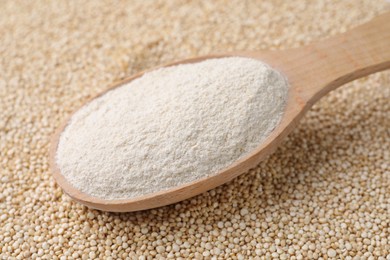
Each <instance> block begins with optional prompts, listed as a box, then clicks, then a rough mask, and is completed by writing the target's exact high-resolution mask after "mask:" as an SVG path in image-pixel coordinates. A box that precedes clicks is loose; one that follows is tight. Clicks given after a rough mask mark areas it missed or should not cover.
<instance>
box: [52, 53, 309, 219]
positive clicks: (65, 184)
mask: <svg viewBox="0 0 390 260" xmlns="http://www.w3.org/2000/svg"><path fill="white" fill-rule="evenodd" d="M224 57H246V58H251V59H256V60H259V61H262V62H264V63H265V64H267V65H268V66H270V67H271V68H272V69H275V70H276V71H278V72H279V73H280V74H281V75H282V76H283V77H284V78H285V80H286V82H287V85H288V92H287V100H286V104H285V108H284V113H283V115H282V118H281V119H280V121H279V123H278V124H277V125H276V126H275V128H274V129H273V130H272V131H271V133H270V134H269V135H268V136H267V137H266V138H265V139H264V140H263V141H262V142H261V143H260V144H259V145H258V146H257V147H256V148H255V149H253V150H252V151H250V152H249V153H247V154H246V155H245V156H244V157H242V158H241V159H239V160H236V161H234V162H233V163H232V164H230V165H229V166H228V167H225V168H223V169H221V170H220V171H218V172H216V173H214V174H211V175H209V176H205V177H202V178H200V179H196V180H194V181H191V182H187V183H184V184H181V185H178V186H174V187H172V188H169V189H164V190H159V191H157V192H153V193H148V194H145V195H141V196H137V197H132V198H123V199H102V198H99V197H95V196H92V195H89V194H87V193H84V192H82V191H80V190H78V189H77V188H75V187H74V186H73V185H72V184H71V183H70V182H69V181H68V180H67V179H66V178H65V176H64V175H62V174H61V171H60V169H59V167H58V165H57V160H56V154H57V148H58V145H59V141H60V138H61V134H62V132H63V131H64V130H65V128H66V127H67V125H68V123H69V122H70V120H71V118H72V117H73V115H74V114H75V113H76V112H78V111H79V110H80V109H81V108H82V107H84V106H85V105H86V104H88V103H90V102H91V101H93V100H94V99H96V98H99V97H101V96H103V95H105V94H106V93H108V92H109V91H111V90H114V89H116V88H118V87H120V86H123V85H125V84H127V83H129V82H131V81H133V80H135V79H137V78H139V77H141V76H142V75H144V74H145V73H147V72H150V71H153V70H156V69H159V68H163V67H169V66H175V65H178V64H186V63H197V62H201V61H204V60H207V59H213V58H224ZM292 103H294V104H295V106H293V105H292ZM298 103H300V102H297V101H296V97H295V96H294V95H293V91H291V84H290V82H289V81H288V78H287V76H286V74H284V73H283V71H282V70H281V68H277V67H274V66H272V64H270V63H269V62H268V61H267V62H265V61H263V60H262V59H261V58H257V57H253V53H252V52H230V53H223V54H212V55H203V56H197V57H192V58H188V59H184V60H180V61H175V62H170V63H166V64H163V65H159V66H156V67H153V68H151V69H147V70H143V71H141V72H138V73H136V74H134V75H132V76H130V77H126V78H124V79H122V80H120V81H119V82H116V83H114V84H112V85H111V86H109V87H108V88H107V89H105V90H103V91H102V92H100V93H98V94H97V95H94V96H92V97H91V98H89V99H88V100H87V101H85V102H83V104H82V105H81V106H80V107H78V108H76V109H75V110H73V112H72V113H71V114H70V115H69V116H67V117H66V118H65V120H64V121H63V122H62V124H60V126H59V127H58V128H57V129H56V131H55V132H54V134H53V136H52V138H51V142H50V144H51V145H50V152H49V164H50V170H51V172H52V175H53V176H54V179H55V180H56V182H57V184H58V185H59V186H60V187H61V189H62V190H63V191H64V192H65V193H66V194H67V195H68V196H70V197H71V198H72V199H74V200H76V201H78V202H79V203H81V204H84V205H87V206H88V207H91V208H95V209H99V210H104V211H115V212H130V211H138V210H146V209H151V208H156V207H160V206H165V205H169V204H173V203H176V202H179V201H182V200H185V199H188V198H191V197H194V196H196V195H199V194H201V193H203V192H206V191H208V190H210V189H213V188H215V187H218V186H220V185H223V184H225V183H227V182H229V181H231V180H232V179H234V178H235V177H237V176H239V175H241V174H243V173H245V172H246V171H248V170H250V169H251V168H253V167H254V166H255V165H257V164H258V163H259V162H260V161H262V160H263V159H264V157H266V156H267V155H269V154H271V153H272V152H273V151H274V150H276V147H277V146H278V145H277V144H278V143H277V144H276V145H273V144H274V143H275V142H280V141H281V139H283V138H282V137H281V135H283V136H284V135H287V133H286V134H284V133H283V132H285V131H284V130H286V128H287V127H288V126H289V124H291V121H292V120H294V118H295V117H298V116H299V114H300V113H299V112H301V110H302V107H301V106H299V107H300V109H299V111H297V112H298V113H297V114H296V115H295V116H294V117H293V119H290V120H288V122H286V118H288V116H286V114H287V110H288V109H292V108H294V107H296V104H298ZM272 146H273V147H272ZM262 153H263V154H262ZM255 157H256V158H257V160H256V161H257V163H256V164H253V165H251V167H244V168H241V169H240V166H242V165H243V164H244V163H245V162H248V161H250V160H251V159H253V158H255ZM223 175H226V178H225V179H224V180H222V181H218V183H216V184H212V185H208V186H207V185H206V186H205V188H203V189H202V188H200V190H197V191H195V192H194V193H192V194H190V195H187V196H184V197H185V198H184V199H182V198H178V199H175V196H174V194H176V193H180V192H184V191H186V190H190V189H191V187H194V186H195V185H200V184H202V183H204V182H207V181H210V180H211V179H215V178H216V177H217V176H220V177H221V176H223ZM169 195H172V196H169ZM165 196H168V197H169V198H168V200H167V201H165V202H162V203H159V205H153V206H150V207H142V204H143V203H144V202H146V201H149V200H152V199H158V198H163V197H165ZM131 204H134V205H135V204H137V205H136V206H137V207H134V208H135V209H131V210H129V209H123V211H122V209H109V207H110V206H113V207H118V206H126V205H127V206H129V205H131Z"/></svg>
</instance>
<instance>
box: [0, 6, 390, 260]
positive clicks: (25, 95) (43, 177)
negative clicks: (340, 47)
mask: <svg viewBox="0 0 390 260" xmlns="http://www.w3.org/2000/svg"><path fill="white" fill-rule="evenodd" d="M0 10H1V15H0V35H1V37H0V259H94V258H100V259H120V258H123V259H126V258H127V259H154V258H157V259H164V258H166V259H194V258H195V259H382V260H383V259H390V163H389V162H390V153H389V151H390V142H389V140H390V132H389V129H390V118H389V115H390V103H389V100H390V72H388V71H387V72H382V73H378V74H375V75H372V76H370V77H368V78H364V79H361V80H358V81H355V82H353V83H351V84H348V85H346V86H345V87H343V88H341V89H339V90H336V91H334V92H332V93H330V94H329V95H327V96H326V97H325V98H324V99H322V100H321V101H320V102H319V103H318V104H317V105H315V107H313V109H311V110H310V111H309V113H308V114H307V115H306V117H305V118H304V119H303V120H302V121H301V123H300V124H299V126H298V128H297V129H296V130H295V131H293V133H292V134H291V135H290V136H289V137H288V138H287V140H286V141H285V142H284V143H283V144H282V145H281V146H280V148H279V149H278V150H277V151H276V153H275V154H273V155H272V156H270V157H269V158H268V159H267V160H266V161H264V162H263V163H261V164H260V165H259V166H258V167H256V168H255V169H253V170H251V171H249V172H248V173H246V174H243V175H242V176H240V177H238V178H236V179H235V180H233V181H232V182H230V183H228V184H226V185H223V186H222V187H219V188H216V189H214V190H211V191H209V192H207V193H205V194H202V195H200V196H197V197H195V198H193V199H189V200H186V201H183V202H181V203H177V204H174V205H171V206H167V207H163V208H159V209H154V210H148V211H144V212H136V213H122V214H118V213H116V214H113V213H103V212H99V211H96V210H90V209H88V208H86V207H84V206H81V205H80V204H78V203H75V202H73V201H71V200H70V199H69V198H68V197H67V196H66V195H65V194H63V193H62V191H61V189H60V188H59V187H58V186H57V185H56V184H55V182H54V180H53V178H52V176H51V173H50V171H49V166H48V148H49V137H50V135H51V134H52V133H53V132H54V129H55V128H56V127H57V126H58V125H59V124H60V123H61V122H62V121H63V120H65V118H66V117H67V116H68V115H69V114H70V113H71V112H72V111H73V110H75V109H76V108H78V107H79V106H80V105H81V104H83V102H85V101H86V100H87V99H88V98H90V97H92V96H94V95H96V94H97V93H99V92H101V91H103V90H105V89H106V88H107V87H108V86H109V85H110V84H112V83H113V82H115V81H118V80H121V79H122V78H124V77H125V76H128V75H132V74H133V73H136V72H137V71H140V70H143V69H147V68H151V67H153V66H156V65H158V64H162V63H165V62H169V61H172V60H178V59H180V58H185V57H189V56H196V55H201V54H208V53H212V52H218V51H229V50H248V49H249V50H250V49H252V50H253V49H262V48H267V49H285V48H289V47H297V46H301V45H304V44H306V43H309V42H311V41H314V40H318V39H322V38H325V37H328V36H329V35H334V34H336V33H340V32H342V31H345V30H347V29H349V28H352V27H354V26H356V25H358V24H361V23H363V22H366V21H368V20H369V19H370V18H372V17H374V16H375V15H377V14H379V13H382V12H385V11H386V10H390V8H389V4H388V3H387V2H386V1H381V0H378V1H371V0H361V1H359V3H357V2H356V1H353V0H346V1H309V0H308V1H281V0H278V1H276V0H275V1H261V2H257V1H193V2H189V3H186V4H184V3H183V2H182V1H175V0H173V1H131V2H130V1H129V2H127V1H121V2H115V4H114V3H113V2H111V1H85V2H82V3H81V2H79V1H73V0H72V1H0Z"/></svg>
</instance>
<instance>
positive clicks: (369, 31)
mask: <svg viewBox="0 0 390 260" xmlns="http://www.w3.org/2000/svg"><path fill="white" fill-rule="evenodd" d="M293 51H294V52H295V55H298V56H296V58H295V59H294V60H295V62H296V64H294V68H295V71H294V73H291V78H290V77H289V79H290V80H291V81H294V80H296V82H299V86H297V87H296V91H297V92H298V93H299V96H300V98H301V99H302V101H303V102H304V103H306V104H308V105H309V106H311V105H312V104H314V103H315V102H316V101H317V100H318V99H320V98H321V97H322V96H324V95H325V94H327V93H328V92H329V91H331V90H333V89H335V88H337V87H339V86H341V85H343V84H345V83H347V82H350V81H352V80H355V79H357V78H361V77H364V76H367V75H369V74H372V73H375V72H378V71H382V70H385V69H389V68H390V12H388V13H385V14H383V15H380V16H378V17H376V18H374V19H373V20H371V21H369V22H368V23H366V24H363V25H361V26H359V27H356V28H354V29H352V30H350V31H348V32H346V33H344V34H340V35H337V36H335V37H332V38H329V39H326V40H324V41H320V42H317V43H314V44H311V45H308V46H306V47H304V48H301V49H298V51H297V50H293ZM288 74H289V73H288ZM288 76H290V75H288ZM292 85H293V86H294V85H296V84H292Z"/></svg>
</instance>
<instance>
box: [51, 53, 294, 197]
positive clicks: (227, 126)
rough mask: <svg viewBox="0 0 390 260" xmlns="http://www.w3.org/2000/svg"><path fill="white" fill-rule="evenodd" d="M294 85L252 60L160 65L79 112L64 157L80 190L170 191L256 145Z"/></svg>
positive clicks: (60, 156) (66, 171)
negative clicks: (170, 65) (171, 65)
mask: <svg viewBox="0 0 390 260" xmlns="http://www.w3.org/2000/svg"><path fill="white" fill-rule="evenodd" d="M287 92H288V84H287V82H286V80H285V79H284V77H283V76H282V75H281V74H280V73H279V72H277V71H275V70H273V69H272V68H270V67H269V66H268V65H266V64H264V63H262V62H260V61H257V60H254V59H249V58H242V57H229V58H220V59H210V60H206V61H203V62H199V63H193V64H185V65H178V66H173V67H166V68H162V69H157V70H154V71H152V72H148V73H146V74H144V75H143V76H142V77H140V78H137V79H135V80H133V81H132V82H130V83H128V84H125V85H123V86H121V87H118V88H116V89H113V90H111V91H109V92H107V93H106V94H104V95H103V96H101V97H99V98H97V99H94V100H93V101H91V102H90V103H88V104H87V105H85V106H84V107H83V108H82V109H80V110H79V111H77V112H76V113H75V114H74V115H73V116H72V118H71V120H70V122H69V123H68V125H67V126H66V128H65V130H64V132H63V133H62V134H61V136H60V140H59V144H58V148H57V154H56V162H57V165H58V167H59V169H60V171H61V173H62V174H63V175H64V176H65V178H66V179H67V180H68V181H69V182H70V183H71V184H72V185H73V186H74V187H75V188H77V189H79V190H80V191H82V192H84V193H87V194H89V195H92V196H95V197H98V198H103V199H125V198H132V197H137V196H140V195H145V194H147V193H151V192H156V191H161V190H166V189H169V188H172V187H174V186H178V185H181V184H184V183H188V182H191V181H194V180H197V179H200V178H202V177H206V176H209V175H212V174H215V173H217V172H218V171H220V170H222V169H224V168H225V167H227V166H229V165H231V164H232V163H233V162H235V161H237V160H238V159H240V158H242V157H243V156H245V155H247V154H248V153H249V152H251V151H252V150H253V149H255V148H256V147H257V146H258V145H259V144H260V143H261V142H262V141H263V140H264V139H265V138H266V137H267V136H268V135H269V133H270V132H271V131H272V130H273V129H274V128H275V127H276V126H277V124H278V123H279V121H280V119H281V117H282V114H283V112H284V108H285V104H286V99H287Z"/></svg>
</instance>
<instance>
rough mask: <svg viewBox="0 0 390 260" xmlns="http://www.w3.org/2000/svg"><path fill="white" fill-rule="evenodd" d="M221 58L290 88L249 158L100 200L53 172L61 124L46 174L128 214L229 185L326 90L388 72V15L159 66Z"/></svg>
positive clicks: (91, 203)
mask: <svg viewBox="0 0 390 260" xmlns="http://www.w3.org/2000/svg"><path fill="white" fill-rule="evenodd" d="M226 56H244V57H250V58H255V59H259V60H261V61H264V62H266V63H268V64H269V65H271V66H272V67H273V68H275V69H277V70H279V71H280V72H282V73H283V74H284V75H285V76H286V78H287V79H288V82H289V85H290V89H289V95H288V101H287V105H286V110H285V113H284V115H283V118H282V120H281V122H280V124H279V125H278V126H277V127H276V128H275V130H274V131H273V132H272V133H271V134H270V135H269V136H268V138H267V139H266V140H265V141H264V142H263V143H261V144H259V146H258V147H257V149H255V150H254V151H253V152H252V153H250V154H249V155H248V156H246V157H245V158H243V159H241V160H239V161H237V162H235V163H233V164H232V165H231V166H230V167H228V168H226V169H224V170H222V171H220V172H219V173H217V174H214V175H212V176H210V177H206V178H202V179H199V180H196V181H193V182H191V183H187V184H185V185H181V186H178V187H175V188H172V189H169V190H163V191H159V192H156V193H152V194H148V195H145V196H141V197H137V198H130V199H121V200H104V199H100V198H96V197H92V196H90V195H87V194H85V193H82V192H80V191H79V190H77V189H76V188H74V187H73V186H72V185H71V184H70V183H69V182H68V181H67V180H66V179H65V177H64V176H63V175H62V174H61V172H60V170H59V169H58V166H57V164H56V160H55V155H56V150H57V146H58V141H59V137H60V135H61V133H62V131H63V130H64V128H65V127H66V124H67V121H66V122H64V124H63V125H62V126H60V127H59V128H58V130H57V131H56V133H55V135H54V136H53V139H52V143H51V149H50V164H51V169H52V172H53V175H54V177H55V179H56V181H57V183H58V184H59V185H60V186H61V187H62V189H63V190H64V191H65V193H67V194H68V195H69V196H70V197H72V198H73V199H74V200H76V201H78V202H80V203H82V204H84V205H86V206H88V207H91V208H95V209H100V210H104V211H115V212H128V211H136V210H144V209H150V208H156V207H160V206H164V205H168V204H172V203H175V202H178V201H181V200H185V199H188V198H190V197H193V196H195V195H198V194H200V193H202V192H205V191H207V190H210V189H213V188H215V187H217V186H219V185H222V184H224V183H226V182H228V181H230V180H232V179H233V178H235V177H237V176H238V175H240V174H242V173H244V172H246V171H248V170H249V169H250V168H253V167H255V166H256V165H257V164H258V163H259V162H260V161H261V160H263V159H264V158H265V157H266V156H267V155H269V154H270V153H272V152H273V151H274V150H275V149H276V147H277V146H278V145H279V144H280V142H281V141H282V140H283V138H284V137H286V135H287V134H288V133H290V132H291V130H293V129H294V127H295V126H296V124H297V123H298V121H299V120H300V119H301V118H302V116H303V114H304V113H305V112H306V111H307V110H308V109H309V108H310V107H311V106H312V105H313V104H314V103H315V102H316V101H317V100H319V99H320V98H321V97H322V96H324V95H325V94H327V93H328V92H329V91H331V90H333V89H335V88H337V87H339V86H341V85H343V84H345V83H347V82H349V81H352V80H354V79H357V78H360V77H364V76H366V75H369V74H371V73H374V72H378V71H381V70H385V69H388V68H390V13H386V14H384V15H381V16H379V17H377V18H375V19H373V20H372V21H370V22H368V23H366V24H364V25H362V26H360V27H357V28H355V29H353V30H351V31H349V32H347V33H344V34H341V35H338V36H336V37H333V38H330V39H327V40H324V41H321V42H318V43H314V44H311V45H308V46H306V47H302V48H298V49H291V50H285V51H261V52H233V53H229V54H224V55H209V56H203V57H198V58H193V59H187V60H183V61H179V62H175V63H171V64H167V65H164V66H170V65H176V64H181V63H194V62H199V61H202V60H205V59H209V58H216V57H226ZM160 67H163V66H160ZM155 69H156V68H155ZM143 73H145V72H141V73H139V74H137V75H135V76H132V77H130V78H127V79H125V80H123V81H122V82H120V83H119V84H116V85H115V86H113V87H112V88H116V87H118V86H121V85H123V84H124V83H128V82H130V81H132V80H134V79H135V78H137V77H140V76H141V75H142V74H143ZM112 88H110V89H112ZM104 93H105V92H104ZM104 93H101V94H100V95H103V94H104ZM100 95H99V96H100Z"/></svg>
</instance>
